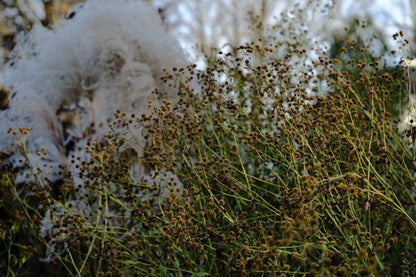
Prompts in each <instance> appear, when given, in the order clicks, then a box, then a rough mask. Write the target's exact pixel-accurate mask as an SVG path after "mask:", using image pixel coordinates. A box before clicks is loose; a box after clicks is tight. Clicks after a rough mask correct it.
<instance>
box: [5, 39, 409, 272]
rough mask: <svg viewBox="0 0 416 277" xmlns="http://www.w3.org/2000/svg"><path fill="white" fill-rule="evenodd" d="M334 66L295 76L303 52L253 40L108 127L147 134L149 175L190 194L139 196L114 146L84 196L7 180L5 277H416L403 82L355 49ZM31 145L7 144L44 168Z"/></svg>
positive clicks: (68, 187) (94, 162) (105, 149)
mask: <svg viewBox="0 0 416 277" xmlns="http://www.w3.org/2000/svg"><path fill="white" fill-rule="evenodd" d="M398 36H400V35H398ZM282 47H284V49H285V51H286V54H285V55H284V57H283V58H281V59H277V58H276V55H275V53H276V51H278V49H280V48H282ZM334 51H335V50H331V55H330V54H326V53H322V56H320V57H318V58H317V59H316V60H314V61H313V62H311V64H312V67H311V69H310V70H309V71H301V70H299V67H303V66H304V62H305V61H307V60H308V59H309V57H308V55H307V52H308V49H299V48H298V46H296V44H290V43H287V44H286V45H276V44H270V43H269V42H266V40H263V39H259V40H258V41H255V42H253V43H252V44H250V45H246V46H241V47H239V48H237V49H235V51H234V53H233V54H226V53H222V52H219V53H218V55H217V56H216V58H215V59H213V60H212V62H211V63H210V64H209V66H208V68H207V69H206V70H204V71H202V72H201V71H197V70H196V69H195V66H192V65H191V66H189V67H188V68H180V69H179V68H174V69H173V70H172V72H171V73H168V71H167V74H166V77H165V79H166V82H170V83H171V84H172V86H177V88H178V93H179V95H180V96H181V100H180V101H179V102H178V103H170V102H167V101H164V104H163V105H162V106H157V107H154V108H153V109H154V110H153V113H152V115H151V116H149V117H142V116H141V115H136V116H134V117H127V116H125V115H123V112H122V111H120V112H117V113H116V114H115V118H116V119H115V122H114V123H113V124H124V125H125V126H130V128H134V125H135V124H144V125H145V126H146V130H147V133H146V134H144V135H145V136H147V137H148V141H149V144H148V146H147V149H146V157H145V159H144V160H143V161H140V162H143V163H146V164H147V165H148V168H151V169H152V170H154V171H156V172H158V171H160V172H164V170H163V169H167V170H170V171H173V172H175V173H176V174H177V176H178V177H179V179H181V180H182V182H183V184H184V187H185V189H184V190H183V191H171V193H170V196H169V197H168V198H167V199H165V200H164V201H162V200H163V199H162V198H159V197H158V195H159V194H160V193H159V191H158V188H157V187H149V186H148V185H147V184H139V183H135V182H133V181H132V179H131V178H130V176H129V169H130V166H131V164H134V163H137V162H139V161H138V160H137V158H136V157H135V155H134V151H129V150H125V151H124V150H123V151H121V150H120V149H121V146H122V145H123V141H121V140H119V139H118V138H117V137H115V136H113V135H112V134H109V135H107V141H106V142H105V143H104V142H97V143H91V145H90V146H89V147H88V149H87V150H86V151H88V152H89V153H90V154H91V160H89V161H82V162H81V166H80V176H79V177H81V178H82V179H83V180H85V186H84V187H81V186H78V185H77V184H74V182H73V181H72V179H70V178H68V179H65V180H63V181H62V182H61V183H51V182H47V181H46V182H44V181H37V180H36V178H35V179H34V180H33V181H32V182H28V183H25V184H21V185H17V184H15V182H14V178H15V176H16V174H17V173H18V172H17V170H15V169H12V168H9V167H7V166H5V167H4V168H3V169H2V171H1V174H2V175H1V179H0V182H1V186H0V198H1V199H0V209H1V214H2V216H1V218H0V237H1V240H2V246H1V248H0V251H1V255H0V272H1V274H2V275H5V276H32V275H33V274H38V272H42V273H43V274H44V275H48V274H49V275H51V276H53V275H56V272H59V273H60V276H65V275H68V276H73V275H75V276H208V275H209V276H415V275H416V241H415V240H416V210H415V204H416V202H415V199H414V195H415V193H416V191H415V175H414V174H415V170H416V161H415V151H416V150H415V147H413V146H414V145H412V144H410V145H409V138H410V137H411V138H414V134H413V133H412V131H411V130H408V132H407V133H406V136H404V135H402V134H400V133H399V132H398V131H397V123H396V122H395V121H394V120H395V117H393V116H392V113H394V114H396V112H397V107H396V106H395V105H394V103H397V97H402V95H403V96H406V95H407V92H406V91H407V89H406V87H407V81H406V79H405V74H404V73H403V72H401V71H400V70H395V71H391V70H388V69H387V68H383V65H382V64H381V63H380V58H376V57H374V56H373V55H370V54H369V53H368V49H367V48H366V47H364V46H363V44H361V43H360V42H359V41H358V40H357V41H352V42H345V43H343V44H340V46H339V47H338V50H336V51H335V52H334ZM337 51H338V52H337ZM184 72H186V73H187V74H183V73H184ZM188 73H189V74H188ZM183 76H191V78H193V79H196V80H198V82H199V83H200V85H201V91H200V92H194V91H191V90H190V89H189V87H190V86H189V83H190V82H191V79H184V78H185V77H183ZM402 78H403V79H402ZM312 92H314V93H315V94H316V95H315V94H314V93H312ZM324 94H325V95H326V96H325V97H324V96H319V95H324ZM402 98H403V97H402ZM403 99H405V98H403ZM28 131H29V130H26V129H24V128H22V129H20V130H11V132H14V134H15V135H16V144H15V145H13V146H11V148H12V149H13V150H14V151H20V153H21V154H22V157H25V158H26V161H22V163H25V162H26V166H32V167H33V166H34V167H35V168H36V165H34V164H33V163H34V162H33V159H32V158H31V157H30V156H28V155H27V154H26V153H27V152H26V151H25V144H24V136H25V134H26V133H27V132H28ZM413 141H414V140H413ZM120 152H122V153H120ZM39 155H40V156H41V157H46V156H47V152H46V150H45V151H44V153H39ZM7 156H8V153H3V154H2V158H1V159H2V160H3V159H5V158H6V157H7ZM76 159H77V157H74V160H76ZM35 177H36V176H35ZM143 191H149V192H151V194H152V195H153V197H138V195H143ZM158 200H159V201H158ZM82 203H84V206H82V205H83V204H82ZM80 207H84V209H82V210H80ZM45 217H46V218H47V219H48V220H49V221H50V222H51V226H50V227H51V228H50V231H51V232H50V234H48V235H46V236H45V237H43V236H41V235H40V231H41V228H42V224H43V223H42V220H43V221H44V222H45V220H44V218H45ZM46 256H48V257H49V259H50V261H49V262H48V263H43V262H40V261H39V258H44V257H46Z"/></svg>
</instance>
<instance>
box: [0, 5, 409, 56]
mask: <svg viewBox="0 0 416 277" xmlns="http://www.w3.org/2000/svg"><path fill="white" fill-rule="evenodd" d="M78 2H82V1H80V0H2V1H0V43H1V45H2V48H3V54H2V57H3V58H2V61H3V62H5V61H6V59H5V58H4V57H6V56H7V55H8V54H9V51H10V50H11V49H12V48H13V46H14V43H13V41H14V36H15V34H16V33H18V32H22V31H27V30H30V29H31V28H32V26H34V25H35V24H42V25H43V26H46V27H49V28H50V27H51V26H52V24H53V23H54V22H56V21H57V20H58V19H59V18H60V17H64V16H65V15H66V14H67V12H68V11H69V10H70V9H71V8H72V7H73V5H74V4H76V3H78ZM146 2H149V3H150V4H152V5H153V6H155V8H156V9H158V10H159V13H160V15H161V18H162V20H163V21H164V22H165V24H166V28H167V29H168V30H170V31H171V32H173V33H174V34H175V35H177V36H178V37H179V38H180V40H181V42H182V44H183V45H184V46H185V48H186V49H187V50H188V51H189V52H190V53H191V55H192V56H193V57H194V58H195V60H198V61H200V62H203V61H204V56H205V57H206V56H210V55H211V54H212V53H215V51H214V50H213V49H221V50H223V49H230V48H234V49H235V48H236V47H237V46H239V45H242V44H245V43H247V42H250V41H256V40H257V39H258V38H259V37H263V39H264V36H270V37H271V36H281V37H285V38H288V39H290V38H291V37H292V38H293V37H297V38H298V37H299V36H298V35H299V34H295V33H285V32H284V31H283V30H287V29H288V28H287V25H288V24H293V23H294V22H293V21H292V20H291V19H293V18H295V17H298V19H299V18H301V20H295V21H296V22H297V23H299V24H300V25H299V26H298V28H297V30H298V31H299V33H305V34H306V33H307V32H308V33H311V34H312V37H308V36H306V37H304V41H303V44H305V45H304V46H303V47H305V46H308V45H306V44H309V46H313V44H314V42H315V41H319V43H320V44H321V45H325V46H326V47H331V44H333V43H336V41H339V40H340V39H342V37H343V36H345V35H348V33H346V31H345V30H344V28H346V27H347V28H348V30H351V28H350V27H352V26H354V24H355V22H356V20H357V19H359V20H366V21H368V22H371V24H368V25H370V26H371V27H372V28H368V26H367V28H366V29H365V32H366V33H365V34H359V35H360V36H361V37H363V36H366V37H371V36H374V35H376V36H377V37H378V38H381V39H380V41H381V43H383V44H384V45H383V47H382V49H384V50H387V49H388V48H392V47H394V44H392V40H391V35H392V34H393V33H395V32H398V31H400V30H401V31H403V32H404V33H405V36H406V38H407V39H408V40H409V41H414V37H415V35H414V33H415V28H414V18H415V15H416V13H415V11H416V4H415V3H416V0H390V1H378V0H360V1H350V0H343V1H335V0H325V1H313V0H300V1H290V0H280V1H274V0H214V1H213V0H198V1H183V0H147V1H146ZM299 10H300V12H299ZM253 23H254V24H253ZM270 26H274V27H273V28H272V29H270V28H271V27H270ZM349 34H351V32H350V33H349ZM297 43H300V42H299V41H298V42H297ZM413 53H415V47H414V46H413V44H410V45H409V46H408V49H406V53H403V55H404V56H406V55H412V54H413Z"/></svg>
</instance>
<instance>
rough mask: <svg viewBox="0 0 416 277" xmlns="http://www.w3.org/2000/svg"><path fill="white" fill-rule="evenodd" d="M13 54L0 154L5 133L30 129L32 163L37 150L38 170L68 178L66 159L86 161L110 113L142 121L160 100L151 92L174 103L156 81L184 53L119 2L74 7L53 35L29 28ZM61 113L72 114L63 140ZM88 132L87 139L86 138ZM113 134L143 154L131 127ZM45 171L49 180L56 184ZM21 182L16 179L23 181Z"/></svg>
mask: <svg viewBox="0 0 416 277" xmlns="http://www.w3.org/2000/svg"><path fill="white" fill-rule="evenodd" d="M14 55H15V56H16V57H15V58H14V59H13V60H12V61H11V62H10V63H9V65H8V66H7V68H6V70H4V74H3V76H2V79H3V81H4V83H5V85H6V86H7V88H8V89H9V90H10V92H11V93H10V96H9V108H8V109H5V110H3V111H0V120H1V125H0V151H6V150H8V148H7V146H8V145H10V143H11V142H12V141H13V136H12V135H10V134H7V130H8V129H9V128H10V127H12V128H14V129H18V128H19V127H30V129H31V132H30V134H29V135H28V136H27V139H26V145H27V149H28V151H29V152H30V153H32V156H33V157H35V158H36V155H35V153H37V152H38V151H41V149H42V148H43V147H44V148H45V149H46V150H47V152H48V155H47V156H46V160H45V161H42V164H43V163H45V162H46V163H48V166H49V167H50V165H53V166H54V168H58V167H57V165H58V164H64V165H66V166H69V167H71V166H72V170H73V171H76V169H75V167H74V165H70V163H69V162H68V158H67V157H68V156H69V155H70V154H74V153H75V154H76V155H77V156H81V157H82V156H84V157H83V158H87V154H86V153H82V149H83V147H84V146H85V144H86V142H87V141H89V140H98V141H99V139H100V138H102V137H103V136H104V135H105V134H107V132H108V130H109V127H108V123H110V122H112V121H113V120H114V113H115V112H116V111H117V110H120V111H123V112H127V113H135V114H136V115H138V116H139V115H141V114H149V113H150V110H149V108H148V105H149V101H151V102H152V103H157V102H158V101H160V99H159V100H158V97H157V95H156V94H154V93H152V91H153V90H155V89H157V90H158V91H160V92H161V93H162V95H163V98H166V99H168V100H174V99H175V96H176V95H177V91H175V89H173V88H170V87H168V86H167V85H166V84H164V83H163V82H162V81H161V80H160V77H161V76H163V75H164V71H163V69H165V68H166V69H168V70H169V69H171V68H173V67H184V66H186V65H187V58H186V56H185V54H184V52H183V50H182V49H181V47H180V45H179V43H178V42H177V40H175V39H174V38H173V37H172V36H171V35H169V34H167V33H166V32H165V30H164V26H163V24H162V22H161V19H160V16H159V14H158V13H157V12H156V11H155V10H154V9H153V8H151V7H150V6H148V5H147V4H146V3H143V2H128V1H123V0H90V1H88V2H87V3H83V4H79V5H77V6H76V7H75V8H74V9H73V10H72V11H71V12H70V13H69V14H68V16H67V18H66V19H62V20H60V21H59V22H57V23H56V24H55V26H54V28H53V29H52V30H50V29H47V28H45V27H42V26H36V27H35V28H34V29H33V30H32V31H31V33H30V34H29V35H27V36H25V37H22V38H20V41H19V42H18V43H17V46H16V49H15V50H14ZM163 93H164V94H163ZM62 107H66V108H68V109H73V110H76V111H77V112H76V114H77V116H76V117H75V118H74V119H73V120H72V124H73V125H72V126H70V127H68V129H67V130H65V134H66V135H64V130H63V126H62V121H61V120H60V118H59V117H58V116H57V113H58V111H59V110H60V109H62ZM88 128H90V129H91V130H93V131H92V133H91V132H86V130H87V129H88ZM116 131H117V132H118V135H120V136H124V138H125V139H126V141H127V142H128V141H132V140H134V143H132V144H131V145H129V146H130V147H134V149H135V150H136V152H137V153H138V155H139V156H140V157H141V156H142V155H143V146H144V145H145V139H144V138H143V128H141V127H140V126H137V127H136V128H135V129H134V131H133V133H131V132H123V130H121V129H119V130H116ZM85 134H87V135H85ZM68 140H72V141H74V142H75V144H76V145H75V147H74V148H73V150H71V151H72V152H68V151H67V149H65V145H66V144H67V143H68ZM17 160H18V159H17V158H16V155H15V157H11V158H10V161H11V162H12V163H14V165H16V164H18V162H17ZM50 171H52V172H51V175H49V178H50V179H52V180H56V179H59V178H60V176H58V174H56V172H54V170H50ZM144 172H145V170H144V169H143V168H142V167H141V166H140V165H138V166H136V169H135V173H134V174H133V175H134V176H135V177H138V178H144V177H147V178H148V179H152V180H149V182H153V181H155V180H153V179H154V178H153V177H154V176H153V175H154V174H152V173H148V174H147V175H146V174H144ZM72 175H73V176H74V178H76V174H72ZM145 175H146V176H145ZM167 175H168V177H169V178H170V177H172V178H176V177H174V175H173V174H171V175H172V176H170V173H167ZM24 176H26V175H25V174H21V176H20V177H21V178H22V179H23V181H24ZM18 179H19V178H18ZM76 182H78V183H82V180H76ZM178 183H180V182H178Z"/></svg>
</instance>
